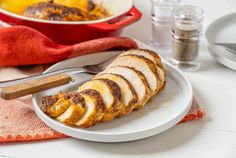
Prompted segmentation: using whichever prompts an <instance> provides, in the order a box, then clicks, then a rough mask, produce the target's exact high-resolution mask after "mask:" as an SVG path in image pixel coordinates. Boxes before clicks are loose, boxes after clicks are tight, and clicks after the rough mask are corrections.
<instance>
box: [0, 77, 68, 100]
mask: <svg viewBox="0 0 236 158" xmlns="http://www.w3.org/2000/svg"><path fill="white" fill-rule="evenodd" d="M70 81H71V77H70V76H69V75H67V74H57V75H53V76H49V77H44V78H40V79H35V80H30V81H27V82H24V83H20V84H16V85H12V86H7V87H2V89H1V98H3V99H5V100H11V99H15V98H19V97H22V96H26V95H29V94H33V93H37V92H40V91H43V90H47V89H50V88H54V87H57V86H61V85H64V84H67V83H69V82H70Z"/></svg>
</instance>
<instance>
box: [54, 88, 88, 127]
mask: <svg viewBox="0 0 236 158" xmlns="http://www.w3.org/2000/svg"><path fill="white" fill-rule="evenodd" d="M69 95H70V97H71V99H70V100H71V105H70V107H69V108H68V109H67V110H66V111H65V112H64V113H63V114H61V115H60V116H58V117H57V118H56V119H57V120H58V121H60V122H62V123H64V124H67V125H70V126H71V125H74V124H75V123H76V122H77V121H79V119H80V118H81V117H82V116H83V115H84V113H85V110H86V109H85V101H84V98H83V97H82V96H81V95H80V94H79V93H77V92H73V93H70V94H69Z"/></svg>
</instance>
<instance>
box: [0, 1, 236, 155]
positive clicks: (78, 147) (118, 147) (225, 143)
mask: <svg viewBox="0 0 236 158" xmlns="http://www.w3.org/2000/svg"><path fill="white" fill-rule="evenodd" d="M135 4H136V6H137V7H138V8H139V9H140V10H141V11H142V12H143V14H144V16H143V18H142V20H141V21H139V22H137V23H136V24H133V25H131V26H129V27H127V28H126V29H125V31H124V33H123V36H129V37H133V38H136V39H138V40H141V41H143V42H146V43H147V42H148V39H149V36H150V21H149V19H150V16H149V15H150V1H149V0H136V1H135ZM182 4H193V5H197V6H200V7H201V8H203V9H204V10H205V11H206V17H205V20H204V28H206V27H207V26H208V25H209V24H210V23H211V22H212V21H213V20H214V19H216V18H218V17H220V16H222V15H225V14H228V13H232V12H234V11H235V10H236V0H183V1H182ZM235 35H236V34H234V36H235ZM201 57H202V67H201V68H200V70H199V71H198V72H194V73H186V76H187V77H188V78H189V79H190V81H191V83H192V85H193V89H194V95H195V96H196V98H197V99H198V100H199V102H200V103H201V104H202V105H203V106H204V107H205V109H206V111H207V117H206V118H205V119H203V120H198V121H192V122H188V123H185V124H180V125H177V126H175V127H174V128H172V129H170V130H168V131H166V132H164V133H162V134H159V135H157V136H154V137H151V138H148V139H144V140H140V141H134V142H129V143H116V144H105V143H94V142H86V141H81V140H76V139H72V138H68V139H57V140H51V141H41V142H32V143H19V144H18V143H14V144H1V145H0V155H6V156H12V157H16V158H32V157H33V158H37V157H83V158H87V157H96V158H99V157H101V158H106V157H113V158H115V157H136V158H138V157H145V158H148V157H155V158H157V157H162V158H173V157H181V158H190V157H191V158H195V157H196V158H199V157H207V158H211V157H214V158H222V157H223V158H236V96H235V94H236V72H235V71H232V70H230V69H228V68H225V67H223V66H222V65H220V64H218V63H217V62H216V61H215V60H214V59H213V58H212V57H211V56H210V55H209V53H208V51H207V48H206V42H205V39H203V41H202V48H201Z"/></svg>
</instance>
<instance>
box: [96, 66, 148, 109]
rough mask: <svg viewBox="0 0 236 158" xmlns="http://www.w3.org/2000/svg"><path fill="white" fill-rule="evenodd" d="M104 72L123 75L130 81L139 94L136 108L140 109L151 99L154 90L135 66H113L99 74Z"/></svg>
mask: <svg viewBox="0 0 236 158" xmlns="http://www.w3.org/2000/svg"><path fill="white" fill-rule="evenodd" d="M104 73H112V74H117V75H121V76H123V77H124V78H125V79H127V80H128V81H129V82H130V84H131V85H132V86H133V88H134V90H135V92H136V93H137V96H138V102H137V104H136V105H135V108H134V109H135V110H138V109H140V108H141V107H142V106H144V104H145V103H146V102H147V101H148V100H149V99H150V97H151V95H152V92H151V90H150V87H149V85H148V83H147V81H146V78H145V76H144V75H143V74H142V73H141V72H139V71H137V70H135V69H134V68H131V67H127V66H113V67H109V68H108V69H106V70H104V71H103V72H101V73H100V74H99V75H101V74H104Z"/></svg>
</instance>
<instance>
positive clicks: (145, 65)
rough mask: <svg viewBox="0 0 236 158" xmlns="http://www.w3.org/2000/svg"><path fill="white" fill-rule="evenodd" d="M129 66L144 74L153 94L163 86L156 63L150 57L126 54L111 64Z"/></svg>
mask: <svg viewBox="0 0 236 158" xmlns="http://www.w3.org/2000/svg"><path fill="white" fill-rule="evenodd" d="M112 66H129V67H132V68H134V69H136V70H138V71H140V72H141V73H143V74H144V76H145V78H146V80H147V82H148V84H149V87H150V88H151V90H152V92H153V95H155V94H156V93H157V91H158V89H159V88H160V87H161V84H160V81H159V80H158V73H157V69H156V65H155V64H154V63H153V62H152V61H151V60H149V59H147V58H145V57H142V56H138V55H126V56H120V57H118V58H116V59H115V60H114V61H113V62H112V63H111V64H110V65H109V66H108V68H109V67H112Z"/></svg>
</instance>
